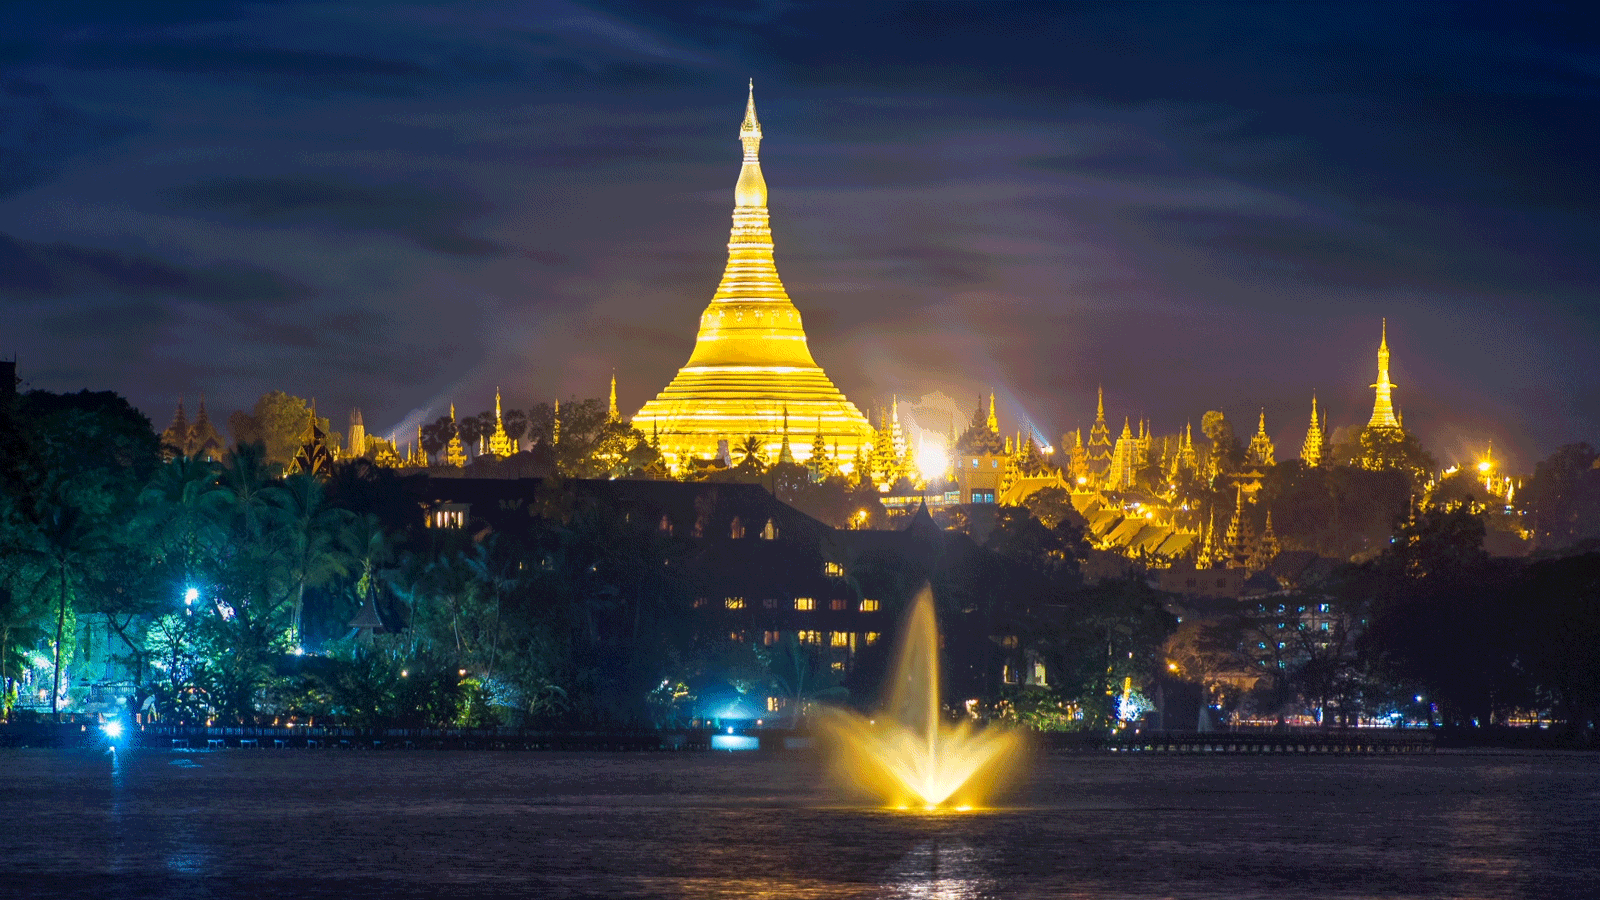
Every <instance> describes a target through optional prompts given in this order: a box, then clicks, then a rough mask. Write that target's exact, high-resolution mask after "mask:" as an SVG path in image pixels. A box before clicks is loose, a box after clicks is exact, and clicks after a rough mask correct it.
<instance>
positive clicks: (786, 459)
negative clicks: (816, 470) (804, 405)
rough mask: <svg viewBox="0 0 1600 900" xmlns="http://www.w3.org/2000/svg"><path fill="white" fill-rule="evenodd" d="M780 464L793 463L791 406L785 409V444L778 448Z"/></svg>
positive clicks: (786, 405)
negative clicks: (790, 444)
mask: <svg viewBox="0 0 1600 900" xmlns="http://www.w3.org/2000/svg"><path fill="white" fill-rule="evenodd" d="M778 462H779V463H780V464H782V463H793V462H794V450H792V449H790V447H789V405H788V404H784V407H783V444H782V445H780V446H779V447H778Z"/></svg>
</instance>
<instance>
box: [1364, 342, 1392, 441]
mask: <svg viewBox="0 0 1600 900" xmlns="http://www.w3.org/2000/svg"><path fill="white" fill-rule="evenodd" d="M1372 387H1374V388H1376V389H1377V394H1376V395H1375V396H1374V398H1373V401H1372V420H1371V421H1369V422H1368V423H1367V427H1368V428H1396V429H1397V428H1399V427H1400V420H1399V419H1398V418H1396V417H1395V413H1394V400H1393V398H1392V396H1391V392H1392V391H1393V390H1394V388H1395V387H1396V385H1395V383H1394V382H1392V381H1390V380H1389V320H1388V319H1384V320H1383V336H1382V337H1381V338H1380V339H1379V341H1378V380H1377V382H1376V383H1374V384H1373V385H1372Z"/></svg>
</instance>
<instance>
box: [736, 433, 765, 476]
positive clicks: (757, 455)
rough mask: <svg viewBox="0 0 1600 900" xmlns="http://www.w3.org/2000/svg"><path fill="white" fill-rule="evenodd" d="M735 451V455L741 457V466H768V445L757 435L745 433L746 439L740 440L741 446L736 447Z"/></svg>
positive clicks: (756, 467) (758, 468) (757, 467)
mask: <svg viewBox="0 0 1600 900" xmlns="http://www.w3.org/2000/svg"><path fill="white" fill-rule="evenodd" d="M733 452H734V455H736V456H738V457H739V465H741V466H750V467H752V468H755V469H757V470H760V469H765V468H766V466H767V460H766V455H767V450H766V447H765V446H764V445H763V444H762V442H761V438H760V437H758V436H756V435H753V434H747V435H745V438H744V440H743V441H740V442H739V446H738V447H736V448H734V451H733Z"/></svg>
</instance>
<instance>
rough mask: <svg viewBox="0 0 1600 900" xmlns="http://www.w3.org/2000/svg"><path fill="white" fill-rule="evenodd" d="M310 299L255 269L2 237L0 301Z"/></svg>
mask: <svg viewBox="0 0 1600 900" xmlns="http://www.w3.org/2000/svg"><path fill="white" fill-rule="evenodd" d="M310 294H311V289H310V288H309V287H307V286H306V285H305V284H303V283H301V282H299V281H297V280H295V279H294V278H291V277H289V276H286V275H283V274H281V273H278V272H274V271H271V270H269V269H265V268H262V267H260V266H256V265H252V264H250V263H243V262H220V263H213V264H210V265H203V266H186V265H179V264H176V263H172V262H170V261H167V260H164V259H160V258H157V257H154V256H150V255H147V254H137V253H127V252H120V251H115V250H106V249H100V248H94V247H82V246H78V245H75V244H69V243H64V242H57V243H40V242H36V241H29V240H24V239H20V238H16V237H12V236H10V235H6V234H0V296H6V297H11V298H14V299H23V300H38V299H65V298H69V297H96V296H105V295H113V296H121V297H136V298H151V299H154V298H171V299H181V300H203V301H219V302H226V303H240V302H254V303H283V302H286V301H292V300H297V299H301V298H304V297H307V296H310Z"/></svg>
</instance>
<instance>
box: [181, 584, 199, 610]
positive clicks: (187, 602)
mask: <svg viewBox="0 0 1600 900" xmlns="http://www.w3.org/2000/svg"><path fill="white" fill-rule="evenodd" d="M199 599H200V589H199V588H193V587H192V588H188V589H186V590H185V591H184V592H183V605H184V606H193V605H194V602H195V601H196V600H199Z"/></svg>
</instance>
